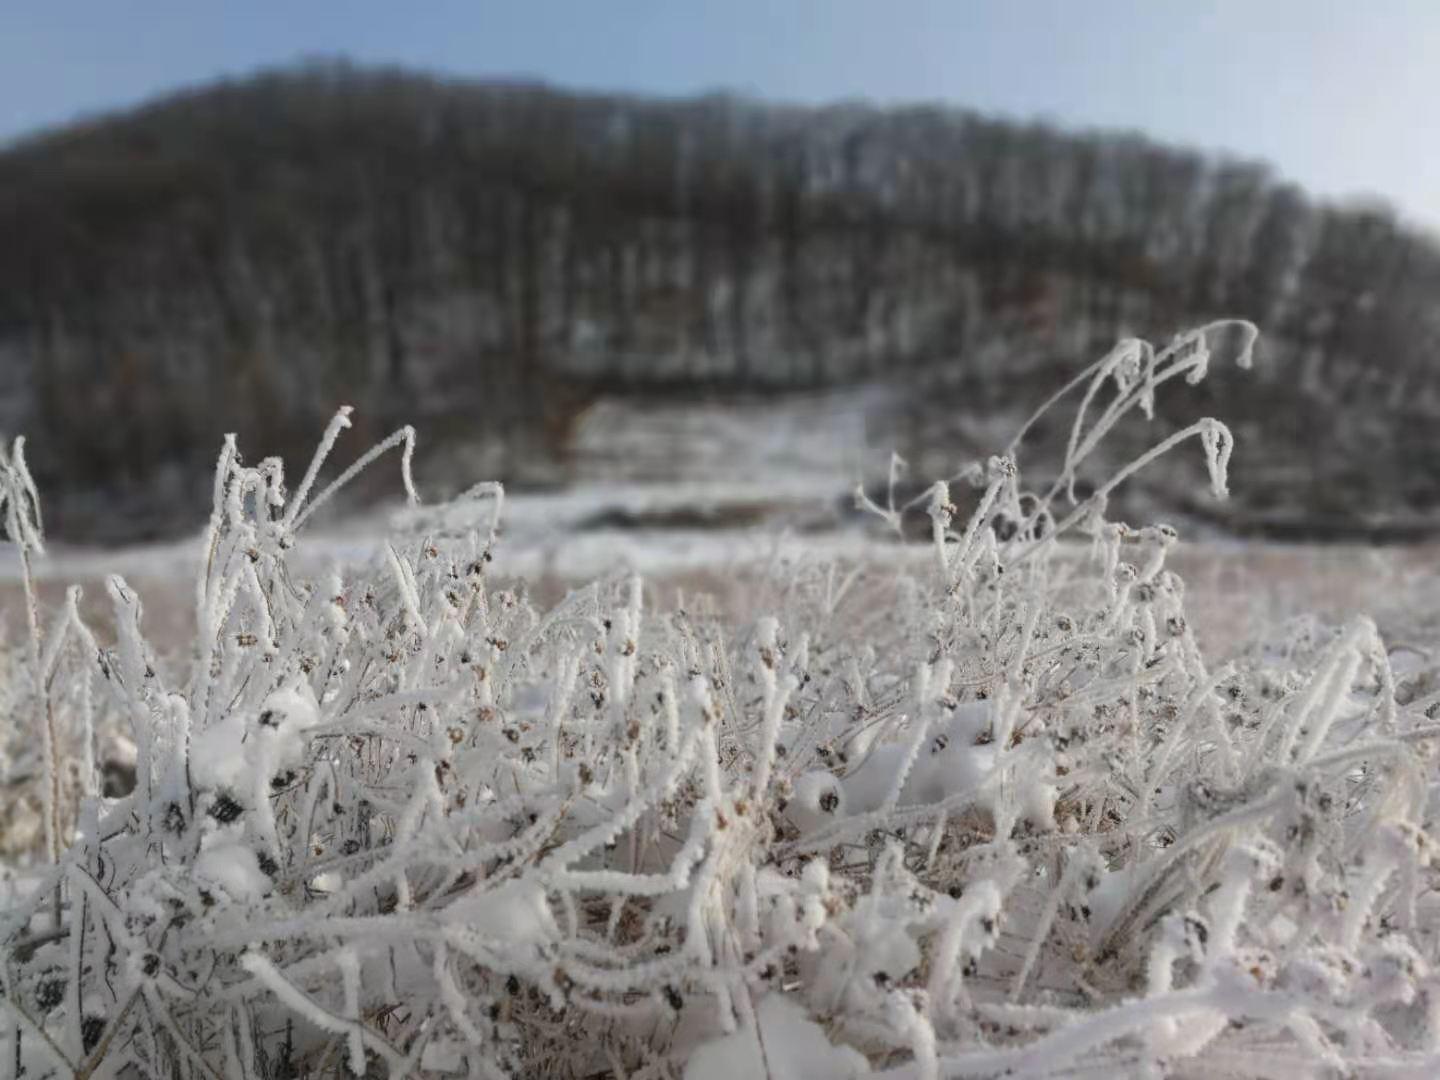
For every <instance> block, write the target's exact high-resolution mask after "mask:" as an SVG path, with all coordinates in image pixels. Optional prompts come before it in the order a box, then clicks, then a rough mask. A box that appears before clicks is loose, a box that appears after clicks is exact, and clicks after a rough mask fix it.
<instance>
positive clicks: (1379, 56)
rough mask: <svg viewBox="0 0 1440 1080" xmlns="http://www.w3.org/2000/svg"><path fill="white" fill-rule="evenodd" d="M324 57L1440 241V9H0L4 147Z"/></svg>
mask: <svg viewBox="0 0 1440 1080" xmlns="http://www.w3.org/2000/svg"><path fill="white" fill-rule="evenodd" d="M316 55H331V56H333V55H347V56H350V57H353V58H355V59H357V60H362V61H388V62H398V63H402V64H406V65H411V66H415V67H420V68H427V69H438V70H440V71H444V72H448V73H452V74H459V75H475V76H486V75H529V76H537V77H540V78H543V79H546V80H549V81H552V82H556V83H559V84H562V85H567V86H575V87H589V88H601V89H626V90H635V91H649V92H656V93H663V94H686V93H691V92H694V91H700V90H711V89H719V88H725V89H732V90H739V91H744V92H749V93H753V94H756V95H759V96H763V97H770V98H783V99H789V100H799V101H824V100H831V99H835V98H844V97H863V98H872V99H876V100H880V101H915V100H926V101H936V100H939V101H947V102H952V103H955V104H961V105H966V106H970V107H973V108H978V109H981V110H984V111H987V112H993V113H1002V114H1006V115H1010V116H1014V117H1020V118H1031V117H1037V116H1039V117H1045V118H1048V119H1051V120H1053V121H1056V122H1059V123H1063V124H1067V125H1074V126H1083V127H1107V128H1116V127H1118V128H1127V129H1138V130H1141V131H1144V132H1146V133H1147V134H1150V135H1152V136H1155V137H1157V138H1160V139H1166V140H1173V141H1177V142H1181V143H1186V144H1190V145H1194V146H1198V147H1200V148H1202V149H1207V150H1219V149H1227V150H1231V151H1234V152H1236V153H1239V154H1242V155H1244V156H1254V157H1261V158H1264V159H1267V160H1269V161H1271V162H1272V163H1274V164H1275V165H1276V167H1277V169H1278V171H1279V172H1280V173H1281V174H1283V175H1285V176H1289V177H1291V178H1294V179H1296V180H1298V181H1300V182H1301V183H1302V184H1304V185H1305V186H1306V187H1308V188H1310V189H1311V190H1313V191H1316V192H1318V193H1320V194H1325V195H1331V196H1347V195H1353V194H1360V193H1374V194H1379V195H1382V196H1384V197H1385V198H1387V199H1389V200H1390V201H1391V202H1392V203H1393V204H1394V205H1396V206H1397V208H1399V209H1400V211H1401V212H1402V213H1403V214H1404V215H1405V216H1407V217H1410V218H1412V219H1414V220H1418V221H1423V222H1425V223H1427V224H1429V225H1431V226H1432V227H1433V226H1440V138H1437V136H1436V132H1437V131H1440V123H1437V121H1436V118H1435V117H1434V115H1433V114H1434V113H1435V112H1436V111H1437V110H1440V0H1353V2H1333V0H1248V2H1242V0H1209V2H1202V0H1148V2H1146V0H1008V2H1007V0H994V2H984V3H982V2H979V0H771V2H764V0H712V2H710V3H699V2H682V0H673V2H669V3H662V2H659V0H571V2H568V3H562V2H558V0H514V2H512V3H492V2H489V0H469V2H464V0H432V2H426V0H408V2H401V0H391V2H379V0H350V2H343V0H325V2H318V0H311V2H307V0H245V2H232V3H218V2H215V0H154V2H139V0H3V2H0V139H8V138H11V137H14V136H16V135H18V134H21V133H24V132H27V131H29V130H33V129H35V128H38V127H41V126H44V125H48V124H52V123H56V122H59V121H63V120H66V119H69V118H71V117H74V116H76V115H77V114H84V113H90V112H96V111H101V110H104V109H108V108H113V107H116V106H121V105H125V104H129V103H132V102H136V101H139V100H143V99H145V98H147V97H150V96H152V95H154V94H156V93H159V92H162V91H164V90H166V89H169V88H172V87H175V86H177V85H185V84H193V83H197V82H201V81H204V80H206V79H209V78H212V77H214V76H216V75H220V74H235V73H240V72H244V71H247V70H250V69H252V68H254V67H257V66H261V65H270V64H276V63H281V62H285V61H289V60H295V59H298V58H300V57H303V56H316Z"/></svg>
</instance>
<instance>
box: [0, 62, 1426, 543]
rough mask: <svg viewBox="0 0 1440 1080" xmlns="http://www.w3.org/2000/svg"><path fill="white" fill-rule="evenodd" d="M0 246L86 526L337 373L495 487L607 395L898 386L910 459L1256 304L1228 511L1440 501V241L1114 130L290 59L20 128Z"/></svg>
mask: <svg viewBox="0 0 1440 1080" xmlns="http://www.w3.org/2000/svg"><path fill="white" fill-rule="evenodd" d="M0 237H3V243H0V396H3V403H0V424H3V425H4V426H7V427H10V428H12V429H23V430H25V431H27V432H28V433H29V435H30V437H31V441H32V446H33V447H34V454H33V457H34V460H35V463H36V466H37V471H43V473H44V475H42V476H41V477H40V479H41V482H42V485H43V486H44V487H45V488H46V489H47V491H48V492H49V495H50V502H51V506H52V507H53V508H54V511H55V514H54V521H55V523H56V525H57V527H58V530H59V531H60V532H61V533H62V534H64V535H67V536H71V537H74V538H77V539H79V538H105V539H114V538H119V537H135V536H140V535H144V534H147V533H159V532H166V531H171V530H173V529H174V528H175V527H177V526H178V525H183V524H187V522H184V521H177V520H176V518H175V517H174V515H173V511H172V510H171V509H170V508H171V507H173V506H176V505H191V504H192V500H191V499H190V498H189V497H188V496H189V493H190V490H191V485H193V484H199V483H203V478H204V476H205V475H206V474H207V471H208V462H209V461H210V460H211V459H212V458H213V455H214V453H215V450H216V447H215V445H214V440H213V434H214V432H216V431H217V430H235V431H238V432H240V433H241V439H242V442H243V443H244V444H246V445H249V446H251V447H263V448H264V449H265V452H267V453H279V454H283V455H285V456H286V457H287V459H294V460H299V459H301V458H303V457H305V456H307V455H308V452H309V449H310V447H311V445H312V443H313V439H314V434H315V432H316V431H317V430H319V428H320V427H321V426H322V425H323V423H324V420H325V418H326V417H328V416H329V415H330V414H331V412H332V411H333V409H334V407H335V405H336V404H337V403H339V402H348V403H351V404H353V405H355V406H356V407H357V419H360V420H361V421H362V422H363V423H365V424H368V425H370V427H371V432H372V433H377V432H379V431H380V430H381V429H383V428H386V427H389V426H393V425H394V424H396V423H399V422H402V421H416V422H418V423H422V424H423V425H424V430H425V431H426V432H427V433H430V434H431V435H432V436H433V435H435V434H436V433H438V435H439V439H440V441H441V443H442V446H443V444H445V443H446V442H447V441H448V442H451V443H458V442H462V441H466V440H472V439H474V438H476V437H478V436H479V435H480V434H483V435H484V436H485V437H486V438H490V439H495V438H499V439H501V440H503V444H504V446H505V447H506V448H507V449H508V457H507V459H505V460H504V461H503V462H502V463H501V464H502V469H503V471H505V472H507V473H508V474H510V475H511V476H512V477H513V476H517V475H519V476H523V475H524V473H525V470H526V468H527V467H529V466H530V465H533V463H534V462H536V461H539V460H554V459H556V458H557V457H558V456H561V455H562V454H563V447H564V444H565V440H566V433H567V430H568V425H569V423H570V421H571V419H572V417H573V416H574V415H575V413H576V412H577V410H578V409H580V408H581V407H582V406H583V405H584V404H585V403H586V402H587V401H589V400H592V399H593V397H594V396H595V395H596V394H597V393H602V392H603V393H609V394H622V395H665V394H671V393H676V392H680V393H685V394H692V393H697V392H701V391H703V392H707V393H714V392H723V393H725V394H727V395H738V396H740V397H743V396H745V395H755V394H763V395H765V396H767V397H770V396H773V395H774V394H776V393H780V392H785V391H799V390H804V389H808V388H814V387H819V386H826V387H832V386H836V385H845V384H848V383H857V382H870V381H875V380H881V381H898V382H899V383H901V384H902V385H903V386H904V387H906V388H907V392H909V393H911V394H913V395H914V397H915V407H914V409H913V410H912V411H911V413H909V414H907V417H906V420H905V423H904V424H903V425H902V427H903V430H899V429H897V435H896V441H897V443H903V444H904V445H905V446H906V448H907V449H909V450H910V451H911V452H912V453H913V452H915V451H916V450H917V449H918V450H920V451H926V450H933V449H935V448H937V447H938V448H941V449H943V448H944V446H945V445H946V440H947V438H948V435H949V434H950V433H951V432H952V431H953V430H954V429H956V428H963V426H964V424H965V423H966V420H967V417H970V416H972V415H974V413H975V410H979V409H990V408H994V407H997V406H996V405H995V403H996V402H999V401H1002V400H1003V401H1006V402H1008V403H1009V405H1008V407H1010V408H1013V409H1014V410H1016V411H1017V413H1018V412H1021V411H1024V410H1026V409H1028V407H1029V406H1031V405H1033V404H1036V403H1038V401H1039V400H1040V399H1042V398H1043V397H1044V396H1045V395H1046V394H1048V393H1049V392H1050V391H1051V390H1053V389H1054V388H1055V387H1056V386H1058V385H1059V384H1060V383H1061V382H1062V381H1063V380H1064V378H1065V377H1067V376H1068V375H1069V374H1072V373H1073V371H1074V370H1075V368H1076V367H1077V366H1078V365H1079V364H1080V363H1081V362H1082V361H1088V360H1089V359H1093V358H1094V356H1095V355H1097V354H1098V352H1100V351H1103V350H1104V349H1106V348H1108V347H1109V346H1110V345H1111V344H1113V342H1114V341H1115V339H1116V338H1117V336H1120V335H1122V334H1132V333H1133V334H1138V335H1141V336H1147V337H1160V338H1164V337H1167V336H1168V335H1169V334H1170V333H1172V332H1174V331H1176V330H1178V329H1181V328H1183V327H1187V326H1191V325H1194V324H1196V323H1198V322H1200V321H1203V320H1206V319H1208V318H1210V317H1213V316H1239V317H1244V318H1248V319H1251V320H1253V321H1254V322H1256V323H1257V324H1259V325H1260V326H1261V328H1262V330H1263V331H1264V334H1265V337H1264V346H1263V351H1262V357H1261V363H1260V365H1259V371H1258V373H1257V375H1258V378H1257V379H1256V380H1246V381H1245V382H1243V383H1242V382H1238V381H1234V380H1230V381H1226V380H1212V384H1213V386H1214V389H1207V390H1204V391H1203V392H1204V393H1207V394H1213V395H1218V396H1217V397H1216V398H1215V399H1214V404H1213V405H1211V403H1210V402H1208V401H1207V402H1203V404H1206V405H1209V406H1210V407H1211V408H1213V411H1215V412H1216V413H1217V414H1219V415H1222V416H1223V417H1224V418H1225V419H1226V420H1227V421H1228V422H1230V423H1231V424H1232V426H1233V427H1235V429H1236V431H1237V435H1239V436H1240V439H1241V455H1242V456H1243V458H1244V459H1245V460H1246V461H1247V462H1249V464H1250V468H1249V469H1248V471H1247V470H1246V469H1241V468H1237V477H1236V484H1235V489H1236V496H1237V500H1238V501H1237V504H1236V506H1235V507H1232V508H1231V509H1229V510H1227V511H1226V515H1227V516H1226V518H1225V520H1226V521H1227V523H1229V524H1231V525H1234V526H1237V527H1241V528H1281V527H1283V528H1289V529H1294V528H1309V527H1314V526H1318V527H1320V528H1322V529H1325V530H1331V531H1339V532H1347V531H1348V532H1354V531H1362V532H1363V531H1365V530H1367V529H1372V528H1376V527H1379V528H1382V529H1384V528H1388V529H1391V530H1392V531H1393V530H1395V529H1400V530H1402V531H1403V530H1404V529H1407V528H1409V527H1411V523H1412V522H1415V521H1419V520H1422V519H1423V518H1424V517H1425V516H1426V515H1427V514H1428V513H1429V512H1431V511H1435V510H1440V446H1437V443H1436V440H1435V439H1434V438H1433V437H1431V436H1430V434H1429V433H1430V431H1431V430H1432V425H1433V423H1434V418H1435V417H1436V416H1437V414H1440V395H1437V393H1436V390H1437V381H1440V368H1437V366H1436V364H1435V356H1434V350H1435V347H1436V344H1437V339H1440V305H1437V299H1440V245H1437V243H1436V242H1435V241H1433V240H1432V239H1431V238H1429V237H1426V236H1423V235H1420V234H1417V233H1416V232H1414V231H1412V230H1410V229H1408V228H1407V227H1405V226H1404V225H1402V224H1401V223H1398V222H1397V220H1396V219H1395V217H1394V216H1393V214H1392V213H1390V212H1389V211H1388V210H1386V209H1385V208H1383V207H1380V206H1375V205H1351V206H1344V207H1340V206H1333V205H1327V204H1323V203H1320V202H1317V201H1315V200H1313V199H1310V198H1307V196H1306V195H1305V194H1304V193H1303V192H1301V191H1300V190H1298V189H1297V188H1296V187H1294V186H1293V185H1290V184H1286V183H1283V182H1280V181H1279V180H1277V179H1275V178H1274V177H1273V176H1272V175H1271V174H1270V172H1269V171H1268V170H1267V169H1266V168H1265V167H1264V166H1262V165H1258V164H1254V163H1250V162H1241V161H1233V160H1219V159H1214V158H1211V157H1207V156H1204V155H1200V154H1197V153H1193V152H1190V151H1187V150H1182V149H1175V148H1172V147H1167V146H1163V145H1159V144H1157V143H1154V142H1151V141H1148V140H1146V139H1143V138H1140V137H1137V136H1132V135H1122V134H1109V133H1084V134H1075V133H1068V132H1064V131H1059V130H1055V129H1053V128H1051V127H1047V126H1044V125H1040V124H1018V123H1012V122H1007V121H1001V120H996V119H991V118H986V117H983V116H978V115H975V114H973V113H970V112H966V111H964V110H961V109H956V108H950V107H940V106H933V105H925V106H913V107H901V108H878V107H872V106H868V105H864V104H850V103H847V104H837V105H832V106H826V107H820V108H809V107H804V108H802V107H794V106H785V105H768V104H762V103H757V102H752V101H747V100H740V99H736V98H733V97H727V96H710V97H704V98H698V99H693V100H678V101H677V100H653V99H644V98H636V97H617V96H603V95H593V94H579V93H572V92H568V91H561V90H557V89H553V88H549V87H545V86H540V85H529V84H515V83H484V82H461V81H454V80H445V79H439V78H432V77H428V76H424V75H417V74H412V73H407V72H402V71H391V70H376V69H365V68H356V67H352V66H349V65H346V64H342V63H323V64H311V65H306V66H302V67H298V68H289V69H284V70H279V71H273V72H268V73H262V74H259V75H256V76H254V77H251V78H247V79H244V80H240V81H233V82H225V83H220V84H216V85H212V86H207V87H202V88H199V89H194V90H190V91H186V92H184V93H180V94H177V95H174V96H172V97H169V98H166V99H163V100H160V101H157V102H155V103H153V104H150V105H147V106H144V107H142V108H139V109H137V110H134V111H131V112H128V113H124V114H118V115H113V116H106V117H101V118H98V119H95V120H93V121H88V122H84V123H80V124H76V125H74V126H71V127H68V128H65V129H61V130H57V131H53V132H50V133H46V134H42V135H40V136H36V137H33V138H30V139H28V140H25V141H23V142H21V143H19V144H16V145H13V146H11V147H10V148H9V149H8V150H5V151H4V152H3V153H0ZM1212 384H1207V386H1210V385H1212ZM1199 392H1200V391H1197V393H1199ZM1160 422H1161V423H1163V418H1162V419H1161V421H1160ZM917 440H919V441H921V442H924V443H926V445H922V446H918V447H917V446H915V445H913V444H914V443H915V442H916V441H917ZM1237 461H1238V459H1237ZM1297 523H1298V525H1297Z"/></svg>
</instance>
